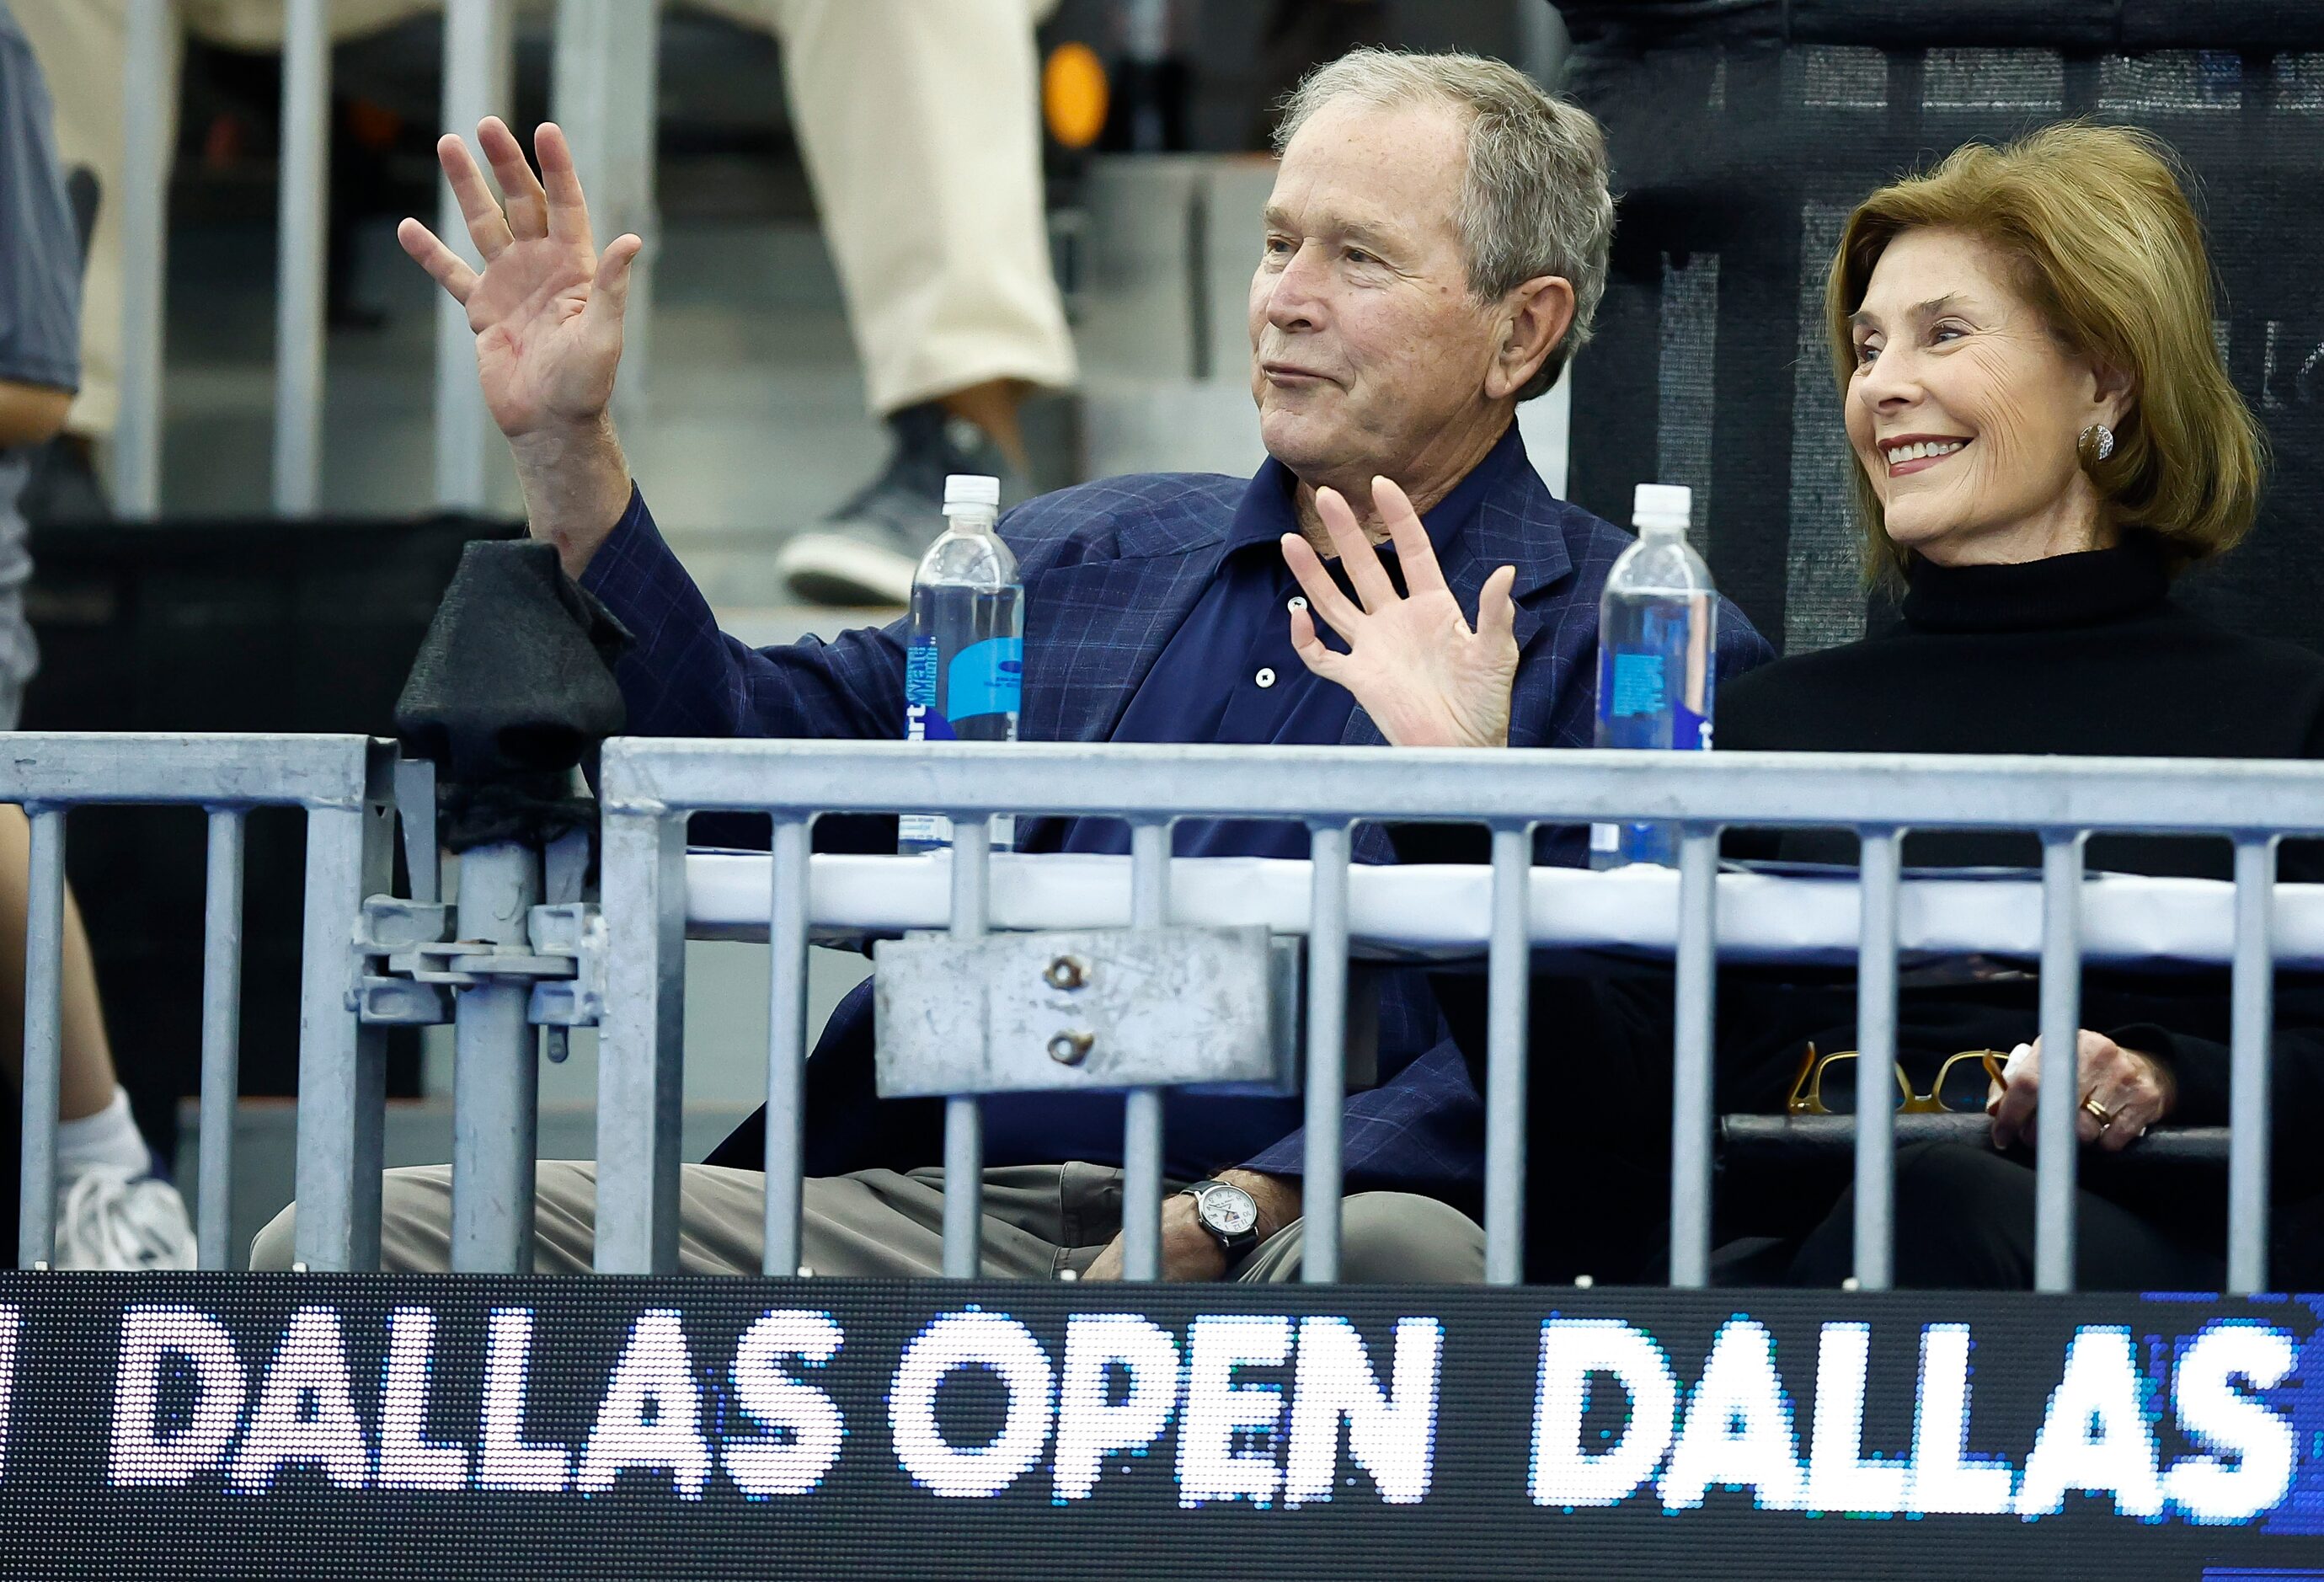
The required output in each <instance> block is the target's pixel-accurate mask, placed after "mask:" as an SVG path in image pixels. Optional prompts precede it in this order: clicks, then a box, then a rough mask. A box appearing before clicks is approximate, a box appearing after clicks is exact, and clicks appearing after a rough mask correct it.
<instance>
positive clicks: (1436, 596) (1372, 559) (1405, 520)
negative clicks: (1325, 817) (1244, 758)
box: [1283, 478, 1517, 747]
mask: <svg viewBox="0 0 2324 1582" xmlns="http://www.w3.org/2000/svg"><path fill="white" fill-rule="evenodd" d="M1372 504H1373V507H1374V509H1375V510H1376V511H1378V513H1379V518H1380V521H1381V522H1382V523H1384V524H1386V526H1387V528H1388V537H1389V539H1390V540H1391V541H1394V543H1395V545H1396V555H1397V566H1398V569H1401V570H1402V572H1403V573H1404V592H1403V593H1402V594H1398V593H1397V590H1396V584H1395V583H1394V582H1393V581H1391V580H1390V579H1389V578H1388V568H1387V567H1386V566H1384V565H1382V564H1381V563H1380V558H1379V551H1378V550H1374V549H1373V548H1372V546H1371V544H1370V542H1369V541H1368V540H1367V539H1366V538H1365V537H1364V534H1363V529H1362V528H1361V527H1360V525H1359V524H1358V523H1357V521H1356V513H1355V512H1354V511H1353V510H1352V509H1351V507H1350V506H1349V504H1348V502H1347V501H1346V500H1344V499H1342V498H1341V496H1340V495H1339V494H1338V493H1337V492H1336V491H1334V490H1332V489H1318V490H1316V491H1315V510H1316V513H1317V514H1318V515H1320V516H1322V517H1323V526H1324V528H1325V529H1326V531H1328V532H1329V533H1330V534H1331V538H1332V547H1333V550H1336V551H1337V552H1338V555H1339V558H1340V564H1341V567H1342V569H1343V570H1345V571H1346V573H1347V576H1348V582H1349V585H1350V586H1351V587H1353V588H1354V589H1355V592H1356V597H1355V598H1354V599H1351V598H1350V597H1348V596H1347V595H1346V594H1344V593H1342V592H1341V591H1340V585H1339V584H1338V583H1337V582H1335V581H1333V579H1332V575H1331V573H1330V572H1329V571H1327V570H1326V569H1324V566H1323V560H1322V559H1321V558H1320V557H1318V556H1317V555H1316V553H1315V550H1314V546H1312V545H1311V544H1309V543H1308V542H1307V541H1306V540H1305V539H1303V538H1301V537H1299V536H1298V535H1297V534H1296V533H1286V534H1285V535H1284V537H1283V559H1284V560H1285V561H1286V563H1287V564H1288V565H1289V566H1290V568H1291V574H1292V576H1294V577H1296V578H1298V579H1299V586H1300V587H1301V588H1302V589H1303V590H1305V593H1306V596H1307V607H1306V608H1305V609H1300V610H1294V611H1293V612H1292V614H1291V646H1292V648H1293V649H1294V650H1296V652H1297V653H1298V655H1299V659H1300V662H1301V663H1303V664H1305V666H1306V667H1307V668H1308V669H1309V670H1311V671H1314V673H1315V674H1317V675H1319V676H1321V677H1323V679H1324V680H1327V681H1337V682H1338V683H1339V684H1340V685H1341V686H1342V687H1345V688H1346V689H1348V690H1349V691H1350V692H1351V693H1352V694H1354V696H1355V699H1356V703H1357V706H1358V707H1360V708H1362V709H1363V711H1364V712H1365V713H1366V714H1368V715H1369V716H1371V719H1372V723H1373V724H1374V725H1376V726H1379V730H1380V735H1383V736H1385V737H1387V738H1388V741H1389V743H1390V744H1392V745H1396V746H1399V747H1506V746H1508V743H1509V698H1510V693H1511V691H1512V689H1514V688H1515V687H1516V685H1517V632H1516V626H1517V606H1516V605H1515V603H1513V602H1512V601H1511V599H1510V597H1509V589H1510V587H1511V586H1512V585H1513V584H1514V583H1515V582H1516V580H1517V569H1516V568H1514V567H1510V566H1504V567H1502V568H1500V569H1499V570H1497V571H1495V572H1494V573H1493V574H1492V575H1491V576H1490V577H1488V578H1485V586H1484V588H1483V590H1482V592H1481V593H1480V596H1479V598H1478V605H1477V624H1476V625H1475V627H1474V628H1473V629H1472V628H1471V626H1470V624H1469V619H1468V617H1467V616H1466V615H1463V614H1462V611H1461V606H1460V603H1459V601H1458V600H1456V599H1455V598H1454V597H1452V589H1451V588H1450V587H1447V586H1446V584H1445V581H1444V572H1443V569H1442V568H1441V567H1439V566H1438V564H1437V562H1436V550H1435V548H1434V545H1432V544H1431V543H1430V542H1429V541H1428V531H1427V529H1426V528H1425V527H1423V526H1422V525H1421V521H1420V513H1418V512H1416V511H1415V510H1414V509H1413V508H1412V501H1411V499H1410V498H1409V497H1408V496H1406V494H1405V492H1404V491H1403V490H1402V489H1400V488H1398V487H1397V486H1396V485H1395V484H1394V483H1392V482H1390V481H1389V480H1388V479H1387V478H1374V479H1373V480H1372ZM1311 612H1312V615H1311ZM1314 616H1321V617H1322V618H1323V623H1324V624H1326V625H1328V626H1330V627H1331V628H1332V630H1333V631H1334V632H1336V633H1338V634H1339V635H1340V637H1341V640H1342V642H1344V643H1347V645H1348V652H1345V653H1341V652H1337V651H1336V650H1334V649H1333V648H1330V647H1328V646H1326V645H1325V644H1324V643H1323V639H1322V638H1321V637H1320V636H1318V635H1317V634H1316V632H1315V622H1314Z"/></svg>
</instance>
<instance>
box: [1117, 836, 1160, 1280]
mask: <svg viewBox="0 0 2324 1582" xmlns="http://www.w3.org/2000/svg"><path fill="white" fill-rule="evenodd" d="M1169 921H1170V826H1169V825H1168V824H1167V822H1146V823H1139V824H1134V825H1132V826H1131V827H1130V927H1131V928H1133V929H1158V928H1162V927H1164V926H1165V925H1167V923H1168V922H1169ZM1121 1271H1122V1276H1123V1278H1125V1279H1128V1280H1159V1279H1161V1278H1162V1090H1161V1089H1160V1088H1158V1087H1133V1088H1131V1089H1130V1091H1129V1093H1128V1094H1127V1095H1125V1096H1124V1097H1123V1102H1122V1139H1121Z"/></svg>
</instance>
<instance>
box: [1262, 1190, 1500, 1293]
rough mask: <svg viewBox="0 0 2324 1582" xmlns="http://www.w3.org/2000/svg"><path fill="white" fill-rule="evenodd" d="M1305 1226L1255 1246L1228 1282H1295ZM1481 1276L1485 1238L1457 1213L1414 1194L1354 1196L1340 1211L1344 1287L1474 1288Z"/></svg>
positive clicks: (1298, 1224) (1290, 1227)
mask: <svg viewBox="0 0 2324 1582" xmlns="http://www.w3.org/2000/svg"><path fill="white" fill-rule="evenodd" d="M1304 1240H1305V1222H1303V1221H1300V1220H1296V1219H1295V1220H1293V1221H1292V1222H1291V1223H1290V1224H1289V1225H1286V1226H1284V1227H1283V1228H1282V1229H1281V1230H1279V1231H1277V1232H1276V1233H1275V1235H1271V1236H1269V1237H1268V1238H1267V1240H1266V1241H1264V1242H1262V1243H1260V1244H1259V1250H1258V1251H1257V1252H1255V1253H1253V1254H1251V1255H1250V1257H1249V1258H1247V1259H1245V1260H1244V1262H1243V1264H1242V1267H1241V1268H1240V1269H1238V1270H1236V1271H1235V1272H1234V1278H1235V1279H1236V1280H1237V1281H1242V1282H1245V1283H1252V1282H1259V1283H1267V1282H1273V1283H1281V1282H1285V1281H1294V1280H1296V1279H1298V1278H1299V1253H1300V1248H1301V1245H1302V1244H1303V1242H1304ZM1484 1278H1485V1233H1484V1230H1483V1228H1482V1227H1481V1226H1479V1225H1478V1224H1477V1222H1476V1221H1475V1220H1473V1219H1471V1218H1470V1217H1468V1216H1467V1215H1465V1214H1463V1213H1462V1212H1461V1211H1460V1210H1459V1209H1457V1208H1453V1207H1448V1206H1447V1205H1445V1204H1443V1203H1439V1202H1438V1201H1437V1200H1436V1199H1435V1198H1424V1197H1421V1196H1420V1195H1419V1194H1417V1193H1414V1192H1359V1193H1357V1194H1356V1195H1355V1196H1354V1197H1352V1198H1348V1199H1347V1200H1346V1201H1345V1202H1343V1203H1342V1205H1341V1206H1340V1279H1341V1280H1342V1281H1343V1282H1344V1283H1347V1284H1350V1285H1476V1284H1480V1283H1481V1282H1482V1281H1484Z"/></svg>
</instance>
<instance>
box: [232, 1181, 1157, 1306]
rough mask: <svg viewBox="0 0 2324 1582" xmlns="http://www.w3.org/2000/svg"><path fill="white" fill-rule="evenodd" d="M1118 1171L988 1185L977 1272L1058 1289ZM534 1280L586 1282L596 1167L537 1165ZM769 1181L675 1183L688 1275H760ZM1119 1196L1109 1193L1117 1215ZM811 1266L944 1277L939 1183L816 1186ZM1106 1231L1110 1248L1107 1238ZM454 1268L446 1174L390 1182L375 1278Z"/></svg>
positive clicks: (286, 1243) (809, 1203) (280, 1238)
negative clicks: (1069, 1239)
mask: <svg viewBox="0 0 2324 1582" xmlns="http://www.w3.org/2000/svg"><path fill="white" fill-rule="evenodd" d="M1117 1175H1118V1172H1112V1171H1101V1170H1093V1169H1092V1168H1091V1167H1088V1166H1084V1165H1067V1166H1064V1167H1062V1168H1061V1167H1058V1166H1055V1165H1028V1166H1019V1167H1010V1168H1005V1169H998V1170H987V1171H986V1172H985V1174H984V1234H983V1238H982V1240H983V1267H984V1272H985V1274H986V1275H988V1276H990V1277H992V1278H995V1279H1004V1280H1018V1279H1033V1280H1045V1279H1048V1278H1051V1277H1052V1276H1054V1274H1055V1273H1056V1270H1057V1269H1058V1268H1059V1267H1060V1266H1061V1265H1062V1264H1063V1263H1065V1262H1066V1261H1067V1260H1068V1258H1069V1257H1072V1256H1080V1261H1081V1262H1084V1263H1085V1262H1087V1258H1088V1257H1089V1256H1094V1253H1087V1254H1086V1255H1081V1254H1084V1251H1085V1250H1084V1249H1081V1248H1079V1247H1078V1246H1077V1245H1075V1244H1064V1245H1061V1244H1060V1240H1059V1238H1060V1237H1061V1236H1064V1235H1068V1234H1078V1231H1077V1225H1078V1222H1079V1221H1081V1220H1082V1219H1084V1218H1087V1217H1092V1216H1093V1213H1094V1214H1096V1215H1099V1216H1102V1207H1097V1208H1096V1209H1094V1210H1093V1208H1092V1207H1088V1204H1089V1201H1090V1200H1091V1199H1092V1198H1099V1199H1102V1198H1103V1196H1104V1194H1105V1192H1106V1189H1107V1187H1108V1184H1109V1183H1110V1182H1111V1181H1112V1180H1113V1179H1114V1178H1115V1177H1116V1176H1117ZM533 1190H534V1197H533V1272H534V1273H536V1274H585V1273H587V1272H589V1270H590V1269H591V1268H592V1267H593V1265H594V1263H595V1257H596V1240H597V1238H596V1212H597V1167H596V1166H595V1164H594V1163H592V1162H591V1161H586V1160H543V1161H541V1162H540V1163H539V1166H538V1167H536V1169H535V1171H534V1175H533ZM766 1191H767V1188H766V1177H765V1176H763V1175H761V1173H760V1172H758V1171H757V1170H728V1169H725V1168H724V1167H722V1166H718V1165H706V1164H689V1165H685V1166H682V1167H680V1169H679V1171H678V1272H679V1273H681V1274H742V1275H755V1274H757V1273H758V1272H760V1263H761V1259H762V1256H763V1252H764V1248H765V1246H766V1236H765V1226H766ZM1119 1196H1120V1192H1119V1187H1118V1185H1114V1186H1112V1197H1113V1199H1114V1201H1115V1207H1114V1214H1115V1216H1116V1217H1117V1218H1118V1217H1119V1214H1120V1209H1119ZM297 1214H298V1206H297V1205H296V1204H293V1205H292V1206H291V1207H289V1208H286V1209H284V1210H283V1211H282V1212H281V1214H279V1215H277V1216H275V1217H274V1219H273V1220H272V1223H270V1224H269V1225H268V1226H266V1228H265V1229H263V1230H262V1231H260V1232H259V1233H258V1236H257V1238H256V1240H254V1242H253V1243H252V1244H251V1254H250V1266H251V1267H252V1268H253V1269H288V1268H290V1267H291V1257H292V1249H293V1248H294V1246H295V1245H296V1241H297ZM801 1222H802V1223H801V1229H802V1236H801V1240H802V1244H803V1249H804V1253H805V1258H806V1263H807V1267H808V1268H809V1269H811V1270H813V1271H814V1272H816V1273H817V1274H825V1275H853V1276H859V1277H874V1278H888V1279H918V1278H922V1277H926V1276H931V1275H936V1274H940V1273H942V1272H943V1271H944V1172H943V1171H942V1170H914V1171H911V1172H909V1173H908V1174H902V1173H899V1172H897V1171H895V1170H862V1171H858V1172H856V1173H855V1174H853V1175H846V1176H835V1177H830V1178H827V1179H823V1180H809V1181H808V1182H807V1192H806V1202H805V1206H804V1212H803V1214H802V1216H801ZM1112 1234H1113V1233H1112V1231H1111V1229H1105V1230H1104V1232H1103V1235H1104V1237H1105V1238H1107V1239H1110V1238H1111V1235H1112ZM451 1265H452V1170H451V1167H450V1166H449V1165H440V1164H439V1165H420V1166H417V1167H411V1168H407V1169H402V1170H389V1171H388V1172H386V1177H385V1180H383V1184H382V1189H381V1198H380V1267H381V1268H382V1269H383V1270H385V1271H388V1272H400V1273H440V1272H445V1271H447V1270H449V1269H450V1268H451Z"/></svg>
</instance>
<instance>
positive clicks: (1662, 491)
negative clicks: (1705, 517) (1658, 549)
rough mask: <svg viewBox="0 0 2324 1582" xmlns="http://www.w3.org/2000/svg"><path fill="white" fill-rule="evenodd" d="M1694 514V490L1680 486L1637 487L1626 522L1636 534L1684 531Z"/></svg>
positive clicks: (1650, 485)
mask: <svg viewBox="0 0 2324 1582" xmlns="http://www.w3.org/2000/svg"><path fill="white" fill-rule="evenodd" d="M1693 511H1694V491H1693V490H1692V489H1690V488H1688V487H1686V486H1684V485H1683V484H1640V485H1639V486H1638V492H1637V497H1636V498H1635V499H1634V501H1633V502H1632V504H1631V507H1630V521H1631V522H1632V523H1633V524H1634V525H1636V526H1637V529H1638V531H1639V532H1645V531H1646V529H1648V528H1659V529H1662V530H1663V531H1665V532H1668V531H1671V530H1673V529H1675V530H1677V531H1678V532H1685V531H1686V529H1687V523H1688V521H1689V518H1690V517H1691V516H1692V513H1693Z"/></svg>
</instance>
